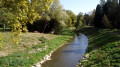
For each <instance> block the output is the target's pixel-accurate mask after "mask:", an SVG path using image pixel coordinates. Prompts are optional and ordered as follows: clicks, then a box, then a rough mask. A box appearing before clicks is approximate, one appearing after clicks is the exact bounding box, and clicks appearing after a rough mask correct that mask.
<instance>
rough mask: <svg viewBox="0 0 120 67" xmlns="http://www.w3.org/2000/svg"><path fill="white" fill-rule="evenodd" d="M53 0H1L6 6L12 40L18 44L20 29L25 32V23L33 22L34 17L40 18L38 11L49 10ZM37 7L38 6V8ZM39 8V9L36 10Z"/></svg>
mask: <svg viewBox="0 0 120 67" xmlns="http://www.w3.org/2000/svg"><path fill="white" fill-rule="evenodd" d="M52 1H53V0H31V1H29V0H2V1H1V2H2V4H3V7H4V8H7V10H8V12H7V13H8V15H10V16H9V17H11V18H10V19H9V22H8V23H9V25H10V26H11V27H12V31H13V32H14V35H13V37H14V39H13V40H14V42H15V43H16V44H18V41H20V36H19V35H20V34H21V33H22V31H25V32H27V27H26V24H27V23H29V22H30V23H33V21H35V19H36V18H40V14H39V12H41V14H42V12H45V11H47V10H49V7H50V5H51V3H52ZM40 5H41V7H39V6H40ZM38 7H39V8H38ZM38 10H41V11H38Z"/></svg>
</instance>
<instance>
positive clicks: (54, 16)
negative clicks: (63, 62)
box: [0, 0, 120, 67]
mask: <svg viewBox="0 0 120 67" xmlns="http://www.w3.org/2000/svg"><path fill="white" fill-rule="evenodd" d="M119 2H120V0H100V4H98V5H96V8H95V9H93V10H92V11H90V12H89V13H82V12H79V14H78V15H76V14H75V13H74V12H73V11H72V10H66V9H64V7H63V6H62V4H61V3H60V0H0V67H26V66H27V67H31V66H32V65H34V64H35V63H37V62H39V61H42V59H44V57H45V56H46V55H48V54H49V53H50V52H51V51H54V50H56V49H57V48H59V47H60V45H62V44H65V43H66V42H68V41H69V40H70V39H72V38H74V35H75V34H76V33H84V34H85V35H86V36H88V39H89V45H88V48H87V50H86V53H85V54H84V55H86V54H89V55H90V57H88V58H85V59H83V60H81V61H80V62H79V64H78V66H79V67H81V66H84V67H93V66H96V67H102V66H103V65H105V66H107V67H111V66H113V67H119V66H120V60H119V59H120V53H119V51H120V48H119V47H120V45H119V44H120V42H119V41H120V35H119V33H120V30H119V29H120V19H119V17H120V3H119ZM94 48H95V49H96V50H95V49H94ZM18 49H19V50H18ZM94 50H95V51H94ZM109 51H110V52H109ZM111 54H112V55H111ZM109 55H111V56H109ZM38 57H39V58H38ZM106 58H107V59H106ZM103 67H104V66H103Z"/></svg>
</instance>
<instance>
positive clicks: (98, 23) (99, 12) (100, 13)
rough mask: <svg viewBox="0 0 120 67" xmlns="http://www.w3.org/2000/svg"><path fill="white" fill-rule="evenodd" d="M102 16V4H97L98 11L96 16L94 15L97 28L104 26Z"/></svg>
mask: <svg viewBox="0 0 120 67" xmlns="http://www.w3.org/2000/svg"><path fill="white" fill-rule="evenodd" d="M102 17H103V11H102V7H101V5H100V4H98V5H97V7H96V12H95V17H94V23H93V24H94V26H95V27H97V28H103V27H104V26H103V24H102V22H101V21H102Z"/></svg>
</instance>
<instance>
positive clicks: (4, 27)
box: [3, 15, 5, 32]
mask: <svg viewBox="0 0 120 67" xmlns="http://www.w3.org/2000/svg"><path fill="white" fill-rule="evenodd" d="M4 31H5V21H4V15H3V32H4Z"/></svg>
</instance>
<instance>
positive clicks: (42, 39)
mask: <svg viewBox="0 0 120 67" xmlns="http://www.w3.org/2000/svg"><path fill="white" fill-rule="evenodd" d="M39 40H40V41H42V43H45V42H46V41H47V39H46V38H45V37H44V36H42V37H40V38H39Z"/></svg>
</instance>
